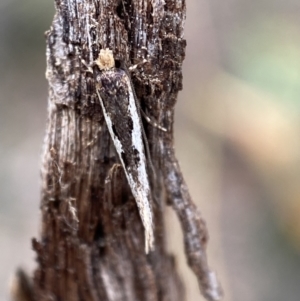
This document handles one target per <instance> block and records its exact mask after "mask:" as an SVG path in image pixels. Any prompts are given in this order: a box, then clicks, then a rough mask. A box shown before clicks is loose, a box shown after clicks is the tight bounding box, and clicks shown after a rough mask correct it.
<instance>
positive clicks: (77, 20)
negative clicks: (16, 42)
mask: <svg viewBox="0 0 300 301" xmlns="http://www.w3.org/2000/svg"><path fill="white" fill-rule="evenodd" d="M55 4H56V14H55V16H54V20H53V23H52V26H51V28H50V30H49V31H48V32H47V34H46V37H47V71H46V76H47V79H48V81H49V101H48V123H47V130H46V135H45V141H44V151H43V160H42V172H41V174H42V202H41V211H42V229H41V234H40V237H39V238H38V239H34V240H33V247H34V249H35V251H36V253H37V262H38V267H37V269H36V271H35V274H34V294H35V300H38V301H48V300H49V301H50V300H64V301H79V300H84V301H89V300H92V301H96V300H97V301H98V300H101V301H105V300H109V301H117V300H130V301H134V300H139V301H141V300H143V301H146V300H149V301H156V300H157V301H162V300H163V301H167V300H170V301H177V300H178V301H181V300H184V297H183V288H182V285H181V282H180V280H179V278H178V275H177V273H176V266H175V261H174V258H173V257H172V256H171V255H169V254H167V252H166V247H165V235H166V233H165V227H164V221H163V217H164V206H165V204H166V199H167V198H168V200H169V203H170V204H172V205H173V207H174V209H175V210H176V211H177V213H178V216H179V218H180V221H181V224H182V229H183V231H184V236H185V246H186V253H187V256H188V262H189V264H190V265H191V267H192V268H193V270H194V271H195V273H196V275H197V277H198V279H199V283H200V287H201V289H202V292H203V294H204V295H205V296H206V297H207V298H208V299H209V300H218V298H219V296H218V297H216V298H214V293H216V292H219V288H218V287H217V288H213V289H214V290H215V291H214V292H213V293H211V291H210V290H211V289H212V286H213V285H215V283H209V280H210V279H209V275H210V270H209V269H208V266H207V263H206V255H205V245H206V241H207V236H206V229H205V224H204V223H203V221H202V219H201V217H200V216H199V215H198V213H197V210H196V209H195V207H194V205H193V203H192V201H191V199H190V197H189V195H188V192H187V188H186V186H185V184H184V181H183V179H182V176H181V173H180V170H179V167H178V165H177V161H174V152H173V122H174V105H175V103H176V98H177V94H178V91H179V90H181V88H182V70H181V67H182V61H183V59H184V55H185V46H186V42H185V40H184V39H183V26H184V21H185V0H165V1H164V0H120V1H115V0H56V1H55ZM103 48H109V49H111V50H112V51H113V53H114V56H115V58H116V59H117V60H119V63H121V62H125V65H126V66H133V65H135V64H136V67H135V68H132V69H131V71H130V72H131V79H132V82H133V85H134V88H135V92H136V95H137V98H138V99H139V101H140V106H141V109H142V110H143V112H144V113H145V114H146V115H147V116H149V117H150V118H151V119H153V120H155V122H156V123H157V124H159V125H160V126H161V127H163V128H165V129H166V132H164V131H162V130H161V129H159V128H158V127H155V126H153V124H149V123H147V122H144V127H145V132H146V135H147V140H148V143H149V148H150V154H151V158H152V161H153V165H154V170H155V174H154V173H152V172H151V171H150V170H149V174H151V191H152V197H153V200H154V201H153V204H152V207H153V215H154V225H155V229H154V231H155V250H154V251H153V252H151V253H150V254H149V255H146V254H145V249H144V229H143V226H142V223H141V220H140V216H139V214H138V210H137V206H136V203H135V201H134V199H133V197H132V195H131V192H130V189H129V187H128V184H127V181H126V178H125V175H124V172H123V169H122V167H121V165H120V164H119V160H118V157H117V155H116V151H115V149H114V145H113V144H112V141H111V138H110V135H109V133H108V130H107V127H106V125H105V122H104V118H103V114H102V111H101V107H100V104H99V100H98V98H97V94H96V88H95V80H94V77H93V75H92V74H90V73H89V72H87V70H86V66H85V65H84V64H83V60H84V61H85V62H86V63H87V64H90V63H92V62H93V61H94V60H95V59H96V58H97V57H98V54H99V51H100V49H103ZM117 62H118V61H117ZM174 168H175V169H174ZM174 171H175V173H174ZM172 175H173V176H176V177H177V178H176V179H175V181H173V182H172ZM174 185H175V186H174ZM176 185H180V187H179V186H178V187H177V188H178V189H179V191H177V190H178V189H177V190H176ZM172 187H173V188H174V187H175V188H174V189H173V188H172ZM182 191H183V192H184V193H183V192H182ZM186 195H188V197H187V201H186V202H185V203H182V202H181V201H180V200H181V199H182V198H184V197H186ZM176 200H177V201H176ZM182 206H183V207H182ZM189 215H191V216H192V220H189V217H188V216H189ZM189 227H190V229H192V230H193V231H194V232H193V233H190V232H189ZM191 235H192V236H191ZM189 236H191V237H190V238H189ZM190 239H192V240H190ZM193 239H194V240H193ZM193 241H194V242H195V243H196V249H195V248H194V247H195V245H194V246H192V242H193ZM199 244H200V245H199ZM199 254H200V255H199ZM199 256H200V257H199Z"/></svg>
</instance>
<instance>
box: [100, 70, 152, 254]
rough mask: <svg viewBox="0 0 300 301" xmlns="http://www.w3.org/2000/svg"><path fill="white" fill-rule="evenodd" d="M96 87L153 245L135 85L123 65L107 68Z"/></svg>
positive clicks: (149, 243) (147, 241)
mask: <svg viewBox="0 0 300 301" xmlns="http://www.w3.org/2000/svg"><path fill="white" fill-rule="evenodd" d="M100 80H101V89H100V91H97V94H98V97H99V101H100V105H101V107H102V110H103V115H104V118H105V121H106V124H107V127H108V130H109V133H110V135H111V138H112V140H113V143H114V145H115V148H116V151H117V153H118V155H119V158H120V161H121V163H122V166H123V168H124V171H125V174H126V178H127V181H128V184H129V186H130V188H131V192H132V194H133V196H134V198H135V200H136V203H137V206H138V209H139V214H140V217H141V220H142V223H143V226H144V229H145V250H146V253H148V252H149V249H152V248H153V241H154V234H153V222H152V208H151V203H150V201H151V194H150V185H149V179H148V174H147V169H146V157H145V150H144V144H143V137H142V124H141V120H140V115H139V112H138V109H137V107H136V102H135V97H134V93H133V90H132V89H133V88H132V87H131V82H130V79H129V78H128V76H127V74H126V73H125V72H124V71H123V70H121V69H114V70H110V71H104V72H102V73H101V76H100Z"/></svg>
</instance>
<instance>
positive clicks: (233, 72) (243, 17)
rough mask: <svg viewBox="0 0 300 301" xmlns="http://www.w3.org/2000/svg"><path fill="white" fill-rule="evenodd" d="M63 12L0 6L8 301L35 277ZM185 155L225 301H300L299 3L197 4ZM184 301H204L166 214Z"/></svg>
mask: <svg viewBox="0 0 300 301" xmlns="http://www.w3.org/2000/svg"><path fill="white" fill-rule="evenodd" d="M53 13H54V8H53V1H52V0H47V1H39V0H26V1H18V0H1V2H0V41H1V42H0V68H1V72H0V108H1V109H0V300H9V297H8V283H9V279H10V277H11V275H12V274H13V272H14V270H15V269H16V268H17V267H18V266H22V267H24V268H25V269H27V270H28V271H29V272H30V271H32V269H33V268H34V265H35V263H34V256H35V255H34V253H33V251H31V238H32V237H34V236H37V235H38V231H39V191H40V188H39V162H40V152H41V147H42V141H43V135H44V129H45V123H46V109H47V82H46V80H45V76H44V73H45V40H44V32H45V30H47V29H48V28H49V26H50V24H51V20H52V17H53ZM186 39H187V45H188V46H187V55H186V59H185V62H184V90H183V91H182V92H181V93H180V95H179V100H178V105H177V115H176V147H177V154H178V157H179V160H180V162H181V166H182V169H183V172H184V175H185V177H186V180H187V182H188V185H189V187H190V189H191V194H192V196H193V199H194V201H195V202H196V203H197V204H198V206H199V208H200V210H201V212H202V214H203V216H204V217H205V219H206V221H207V224H208V228H209V231H210V243H209V247H208V256H209V262H210V265H211V266H212V267H213V269H215V270H217V273H218V275H219V278H220V279H221V280H222V283H223V287H224V290H225V294H226V297H225V299H224V300H226V301H240V300H243V301H282V300H284V301H286V300H288V301H299V300H300V285H299V283H300V218H299V216H300V139H299V132H300V2H299V1H296V0H251V1H250V0H222V1H221V0H209V1H208V0H187V21H186ZM167 216H168V221H169V222H168V226H169V233H170V238H169V240H170V241H169V245H170V250H172V252H175V253H176V254H177V258H178V265H179V269H180V270H181V272H182V277H183V279H184V281H185V282H186V286H187V289H186V291H187V299H186V301H194V300H202V298H201V297H199V296H200V295H199V291H198V287H197V283H196V280H195V278H194V276H193V274H192V273H191V272H190V271H189V270H188V268H187V267H186V263H185V258H184V256H183V254H182V245H181V240H180V239H179V237H178V233H179V232H180V231H179V230H178V231H177V230H176V228H175V227H179V226H178V222H177V219H176V216H175V215H174V213H173V212H172V211H171V210H168V212H167Z"/></svg>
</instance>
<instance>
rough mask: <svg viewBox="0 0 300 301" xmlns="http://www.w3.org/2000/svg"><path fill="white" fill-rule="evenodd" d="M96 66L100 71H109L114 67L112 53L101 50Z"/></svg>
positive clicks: (107, 49) (108, 50)
mask: <svg viewBox="0 0 300 301" xmlns="http://www.w3.org/2000/svg"><path fill="white" fill-rule="evenodd" d="M96 64H97V66H98V67H99V69H100V70H109V69H112V68H113V67H115V59H114V55H113V52H112V51H111V50H110V49H109V48H106V49H101V50H100V53H99V56H98V58H97V60H96Z"/></svg>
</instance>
